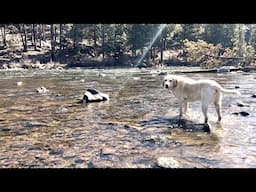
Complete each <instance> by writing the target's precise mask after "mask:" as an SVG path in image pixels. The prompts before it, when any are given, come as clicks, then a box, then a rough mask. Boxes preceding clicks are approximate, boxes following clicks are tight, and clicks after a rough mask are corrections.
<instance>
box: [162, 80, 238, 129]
mask: <svg viewBox="0 0 256 192" xmlns="http://www.w3.org/2000/svg"><path fill="white" fill-rule="evenodd" d="M163 87H164V88H166V89H171V91H172V92H173V94H174V96H175V97H176V98H178V100H179V110H180V114H179V117H180V118H181V117H182V115H183V112H184V113H186V112H187V109H188V102H193V101H198V100H199V101H201V105H202V111H203V114H204V123H205V124H207V122H208V116H207V109H208V106H209V104H211V103H213V104H214V106H215V109H216V112H217V114H218V121H219V122H220V121H221V99H222V93H236V94H239V92H237V91H236V90H228V89H224V88H222V87H221V85H220V84H218V83H217V82H216V81H213V80H193V79H191V78H187V77H182V76H177V75H166V76H165V77H164V80H163ZM183 105H184V111H183Z"/></svg>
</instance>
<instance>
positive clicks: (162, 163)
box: [157, 157, 180, 168]
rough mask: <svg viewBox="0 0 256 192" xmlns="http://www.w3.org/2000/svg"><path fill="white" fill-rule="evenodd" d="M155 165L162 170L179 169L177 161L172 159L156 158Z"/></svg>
mask: <svg viewBox="0 0 256 192" xmlns="http://www.w3.org/2000/svg"><path fill="white" fill-rule="evenodd" d="M157 165H158V166H159V167H162V168H179V167H180V165H179V163H178V161H176V160H175V159H173V158H172V157H159V158H157Z"/></svg>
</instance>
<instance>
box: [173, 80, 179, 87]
mask: <svg viewBox="0 0 256 192" xmlns="http://www.w3.org/2000/svg"><path fill="white" fill-rule="evenodd" d="M177 85H178V80H177V79H173V88H174V87H177Z"/></svg>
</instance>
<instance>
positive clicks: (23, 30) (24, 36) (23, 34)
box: [20, 24, 28, 52]
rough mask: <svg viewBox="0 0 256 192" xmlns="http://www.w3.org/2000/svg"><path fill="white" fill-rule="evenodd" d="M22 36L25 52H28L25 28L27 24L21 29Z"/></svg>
mask: <svg viewBox="0 0 256 192" xmlns="http://www.w3.org/2000/svg"><path fill="white" fill-rule="evenodd" d="M20 28H21V29H20V36H21V40H22V45H23V51H24V52H27V51H28V46H27V31H26V28H25V24H22V25H21V27H20Z"/></svg>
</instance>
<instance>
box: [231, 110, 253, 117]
mask: <svg viewBox="0 0 256 192" xmlns="http://www.w3.org/2000/svg"><path fill="white" fill-rule="evenodd" d="M232 114H233V115H241V116H248V115H250V114H249V113H248V112H246V111H241V112H234V113H232Z"/></svg>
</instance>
